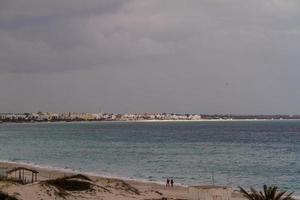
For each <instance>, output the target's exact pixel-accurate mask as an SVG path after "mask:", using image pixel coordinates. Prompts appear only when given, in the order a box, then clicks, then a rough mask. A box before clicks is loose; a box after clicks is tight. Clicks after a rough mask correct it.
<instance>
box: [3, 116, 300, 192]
mask: <svg viewBox="0 0 300 200" xmlns="http://www.w3.org/2000/svg"><path fill="white" fill-rule="evenodd" d="M0 160H5V161H12V162H17V163H29V164H35V165H40V166H48V167H55V168H62V169H68V170H76V171H79V172H85V173H93V174H96V175H102V176H114V177H123V178H129V179H137V180H144V181H145V180H146V181H153V182H164V181H165V179H166V178H167V177H172V178H173V179H174V180H175V183H177V184H183V185H200V184H216V185H229V186H232V187H236V186H243V187H249V186H254V187H257V188H260V187H261V186H262V185H263V184H268V185H277V186H279V187H280V188H281V189H283V190H289V191H295V192H296V194H297V195H299V194H300V181H299V180H300V121H284V120H281V121H232V122H229V121H226V122H223V121H207V122H205V121H200V122H85V123H25V124H16V123H4V124H0Z"/></svg>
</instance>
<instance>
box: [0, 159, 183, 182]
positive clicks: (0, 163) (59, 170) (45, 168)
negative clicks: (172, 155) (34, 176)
mask: <svg viewBox="0 0 300 200" xmlns="http://www.w3.org/2000/svg"><path fill="white" fill-rule="evenodd" d="M0 167H8V168H11V167H27V168H31V169H34V170H37V171H41V172H44V173H47V174H48V173H53V174H54V175H57V176H61V175H65V176H69V175H75V174H82V175H86V176H89V177H93V178H107V179H120V180H124V181H128V182H138V183H144V184H157V185H160V186H165V182H163V181H150V180H146V179H138V178H136V179H134V178H129V177H123V176H116V175H113V174H97V173H94V172H85V171H80V170H74V169H71V168H63V167H53V166H49V165H39V164H34V163H26V162H15V161H6V160H0ZM45 178H49V177H45ZM52 178H53V177H52ZM174 185H175V186H178V187H183V188H187V187H188V185H184V184H181V183H175V184H174Z"/></svg>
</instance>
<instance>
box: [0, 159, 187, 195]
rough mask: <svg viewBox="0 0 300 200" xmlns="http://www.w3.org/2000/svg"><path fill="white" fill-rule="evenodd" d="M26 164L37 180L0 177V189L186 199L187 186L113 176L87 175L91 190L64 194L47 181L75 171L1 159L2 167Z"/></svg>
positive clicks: (17, 191) (47, 193)
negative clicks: (32, 170)
mask: <svg viewBox="0 0 300 200" xmlns="http://www.w3.org/2000/svg"><path fill="white" fill-rule="evenodd" d="M16 167H26V168H30V169H34V170H36V171H38V172H39V173H38V179H37V181H36V182H34V183H29V184H25V185H22V184H18V183H14V182H11V181H0V190H1V191H4V192H6V193H8V194H9V195H12V196H15V197H17V198H18V199H22V200H29V199H30V200H41V199H43V200H51V199H78V200H80V199H103V200H118V199H120V200H121V199H122V200H130V199H136V200H140V199H141V200H145V199H149V200H150V199H151V200H152V199H153V200H154V199H174V200H175V199H178V200H179V199H187V187H182V186H177V185H176V186H174V187H173V188H171V187H168V188H167V187H165V186H164V185H160V184H156V183H145V182H139V181H128V180H121V179H114V178H105V177H97V176H87V177H88V178H90V179H91V180H92V181H91V183H92V190H89V191H72V192H66V193H65V194H64V196H61V195H60V194H59V191H58V190H57V189H56V188H55V187H53V186H50V185H48V184H46V181H47V180H52V179H57V178H62V177H69V176H73V175H76V174H75V173H71V172H66V171H60V170H51V169H45V168H39V167H33V166H29V165H23V164H15V163H6V162H0V168H8V169H13V168H16Z"/></svg>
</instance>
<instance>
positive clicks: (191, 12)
mask: <svg viewBox="0 0 300 200" xmlns="http://www.w3.org/2000/svg"><path fill="white" fill-rule="evenodd" d="M299 85H300V1H299V0H264V1H261V0H84V1H82V0H26V1H24V0H0V112H36V111H52V112H69V111H74V112H99V111H100V110H101V111H102V112H114V113H128V112H130V113H133V112H138V113H143V112H172V113H208V114H221V113H223V114H225V113H228V114H300V106H299V103H300V90H299Z"/></svg>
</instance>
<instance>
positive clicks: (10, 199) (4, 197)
mask: <svg viewBox="0 0 300 200" xmlns="http://www.w3.org/2000/svg"><path fill="white" fill-rule="evenodd" d="M0 200H18V199H17V198H16V197H14V196H10V195H8V194H7V193H5V192H2V191H0Z"/></svg>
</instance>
